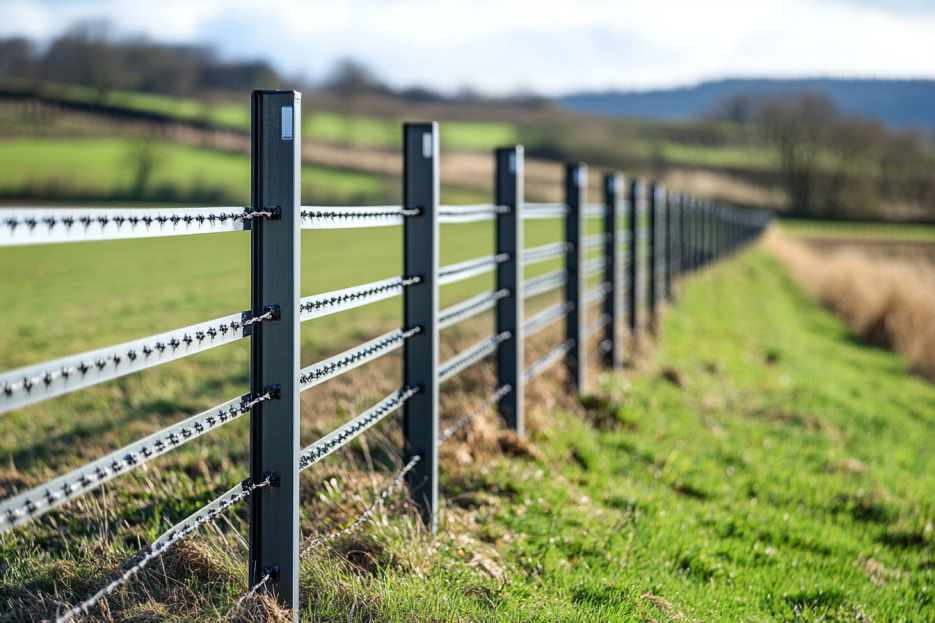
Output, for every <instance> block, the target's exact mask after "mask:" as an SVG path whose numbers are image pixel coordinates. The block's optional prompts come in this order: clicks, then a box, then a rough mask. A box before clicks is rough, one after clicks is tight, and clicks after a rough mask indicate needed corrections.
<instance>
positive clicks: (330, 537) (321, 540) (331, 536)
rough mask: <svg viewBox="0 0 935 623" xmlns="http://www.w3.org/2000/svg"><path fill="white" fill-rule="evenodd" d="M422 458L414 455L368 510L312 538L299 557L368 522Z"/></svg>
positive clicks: (303, 556)
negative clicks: (332, 529) (323, 534)
mask: <svg viewBox="0 0 935 623" xmlns="http://www.w3.org/2000/svg"><path fill="white" fill-rule="evenodd" d="M420 459H421V457H419V456H414V457H412V458H411V459H409V462H408V463H406V464H405V465H404V466H403V468H402V469H401V470H399V472H398V473H397V474H396V478H394V479H393V482H392V483H390V486H389V487H387V488H386V489H384V490H383V492H382V493H381V494H380V497H378V498H377V499H376V501H374V502H373V504H371V505H370V506H368V507H367V508H366V510H364V512H363V513H362V514H361V515H360V516H359V517H358V518H357V519H355V520H354V522H353V523H351V524H350V525H349V526H347V527H346V528H342V529H341V530H338V531H336V532H332V533H331V534H329V535H327V536H323V537H319V538H317V539H314V540H312V541H311V542H310V543H309V544H308V545H306V546H305V547H304V548H303V549H302V551H301V552H299V559H300V560H301V559H302V558H305V557H306V556H308V555H309V554H311V553H312V551H313V550H314V549H315V548H317V547H320V546H322V545H324V544H325V543H329V542H331V541H334V540H335V539H337V538H340V537H342V536H344V535H345V534H350V533H351V532H354V531H356V530H357V529H358V528H360V527H361V526H362V525H364V524H365V523H366V522H367V520H368V519H370V517H371V516H372V515H373V513H374V512H375V511H376V510H377V509H378V508H379V507H381V506H382V505H383V503H384V502H386V498H388V497H389V496H390V495H392V494H393V491H394V490H395V489H396V488H398V487H400V486H401V485H402V482H403V478H405V477H406V474H408V473H409V472H410V471H412V468H414V467H415V466H416V463H418V462H419V460H420Z"/></svg>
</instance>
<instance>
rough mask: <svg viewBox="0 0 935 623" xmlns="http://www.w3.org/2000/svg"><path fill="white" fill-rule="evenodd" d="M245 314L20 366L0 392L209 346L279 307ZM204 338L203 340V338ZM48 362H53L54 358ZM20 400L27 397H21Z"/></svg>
mask: <svg viewBox="0 0 935 623" xmlns="http://www.w3.org/2000/svg"><path fill="white" fill-rule="evenodd" d="M247 314H249V312H243V313H240V314H234V315H231V316H227V317H226V318H219V319H218V320H212V321H209V322H208V323H205V324H201V325H194V326H191V327H186V328H184V329H179V330H177V331H170V332H168V333H164V334H161V335H157V336H153V337H149V338H143V339H141V340H136V341H134V342H128V343H125V344H120V345H117V346H113V347H110V348H106V349H100V350H97V351H92V352H90V353H85V354H82V355H77V356H73V357H66V358H64V359H60V360H59V362H58V364H57V365H56V367H54V368H51V367H50V368H49V369H46V370H41V368H42V366H45V365H49V364H39V365H38V366H30V367H29V368H24V369H21V370H13V371H11V372H7V373H5V374H3V375H0V392H3V395H5V396H6V397H7V398H11V397H12V396H13V394H14V393H15V392H18V391H26V392H30V393H31V392H32V390H33V389H34V388H36V387H42V388H46V389H48V388H49V387H50V386H51V385H52V383H54V382H55V381H57V380H59V379H64V380H66V381H67V380H69V379H70V378H71V377H73V376H75V375H79V374H80V375H81V378H84V377H85V376H86V375H87V373H88V372H91V371H92V370H95V369H96V370H97V371H98V373H100V372H103V371H104V369H105V368H107V367H108V366H114V368H117V367H118V366H120V364H121V363H123V362H124V361H128V362H130V364H136V363H137V360H140V361H141V362H143V361H147V360H149V359H150V358H151V357H152V356H153V355H157V354H158V355H157V356H161V355H163V354H165V353H166V351H168V352H169V353H174V352H176V351H178V349H179V348H182V347H183V345H184V347H185V349H189V348H191V347H192V346H193V345H194V346H196V347H199V348H210V347H211V345H212V344H213V343H214V341H215V340H216V339H217V338H218V337H219V336H220V337H222V338H226V337H227V334H228V333H229V332H230V333H231V336H232V337H238V338H239V337H243V335H242V334H241V335H240V336H237V335H236V334H237V332H238V331H243V329H244V328H245V327H247V326H250V325H253V324H256V323H259V322H263V321H265V320H274V319H276V318H278V317H279V311H278V309H277V308H270V309H269V311H267V312H266V313H265V314H263V315H261V316H257V317H255V318H251V319H249V320H245V319H244V316H246V315H247ZM206 340H207V343H206V342H205V341H206ZM49 363H50V364H55V362H49ZM153 365H155V364H153ZM36 367H39V368H40V370H41V371H39V372H36V373H31V374H30V373H28V372H27V373H25V374H24V371H25V370H30V369H33V370H34V369H36ZM146 367H149V366H146ZM128 372H129V371H128ZM21 374H23V376H22V377H21V378H20V379H19V380H18V381H12V380H11V379H12V378H14V377H16V376H19V375H21ZM102 380H107V379H106V378H103V379H101V378H95V379H93V380H92V381H91V382H90V383H79V385H78V387H71V388H68V389H69V391H71V390H74V389H80V388H81V387H86V386H88V385H89V384H90V385H93V384H96V383H98V382H101V381H102ZM52 395H57V394H52ZM45 397H51V395H46V396H45ZM41 399H42V397H40V396H38V395H37V396H36V397H35V399H33V400H29V402H37V401H39V400H41ZM23 400H28V399H26V398H24V399H23ZM29 402H27V403H26V404H28V403H29ZM15 404H16V405H17V406H23V404H21V403H20V402H16V403H15ZM0 407H10V408H11V407H12V405H10V404H6V405H0Z"/></svg>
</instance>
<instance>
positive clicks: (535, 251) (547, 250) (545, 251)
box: [520, 242, 575, 264]
mask: <svg viewBox="0 0 935 623" xmlns="http://www.w3.org/2000/svg"><path fill="white" fill-rule="evenodd" d="M574 248H575V245H574V243H572V242H553V243H551V244H544V245H542V246H540V247H533V248H531V249H523V252H522V253H521V255H520V256H521V257H522V259H523V262H524V263H526V264H532V263H534V262H543V261H545V260H550V259H557V258H560V257H561V256H562V255H564V254H565V253H567V252H568V251H571V250H572V249H574Z"/></svg>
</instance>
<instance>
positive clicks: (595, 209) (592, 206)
mask: <svg viewBox="0 0 935 623" xmlns="http://www.w3.org/2000/svg"><path fill="white" fill-rule="evenodd" d="M581 211H582V212H583V213H584V217H585V218H598V217H601V216H607V206H606V205H604V204H603V203H586V204H584V205H583V206H581Z"/></svg>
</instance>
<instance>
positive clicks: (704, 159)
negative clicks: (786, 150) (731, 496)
mask: <svg viewBox="0 0 935 623" xmlns="http://www.w3.org/2000/svg"><path fill="white" fill-rule="evenodd" d="M634 147H635V149H634V151H635V153H636V154H637V155H639V156H640V157H642V158H645V159H653V158H657V159H658V158H662V159H664V160H665V161H667V162H671V163H673V164H687V165H697V166H706V167H714V168H728V169H751V170H762V171H774V170H776V168H777V161H776V155H775V154H774V153H773V152H772V151H771V150H770V149H768V148H767V147H765V146H751V145H744V144H737V145H723V146H703V145H686V144H681V143H678V142H669V141H665V142H649V141H644V140H637V141H635V145H634Z"/></svg>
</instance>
